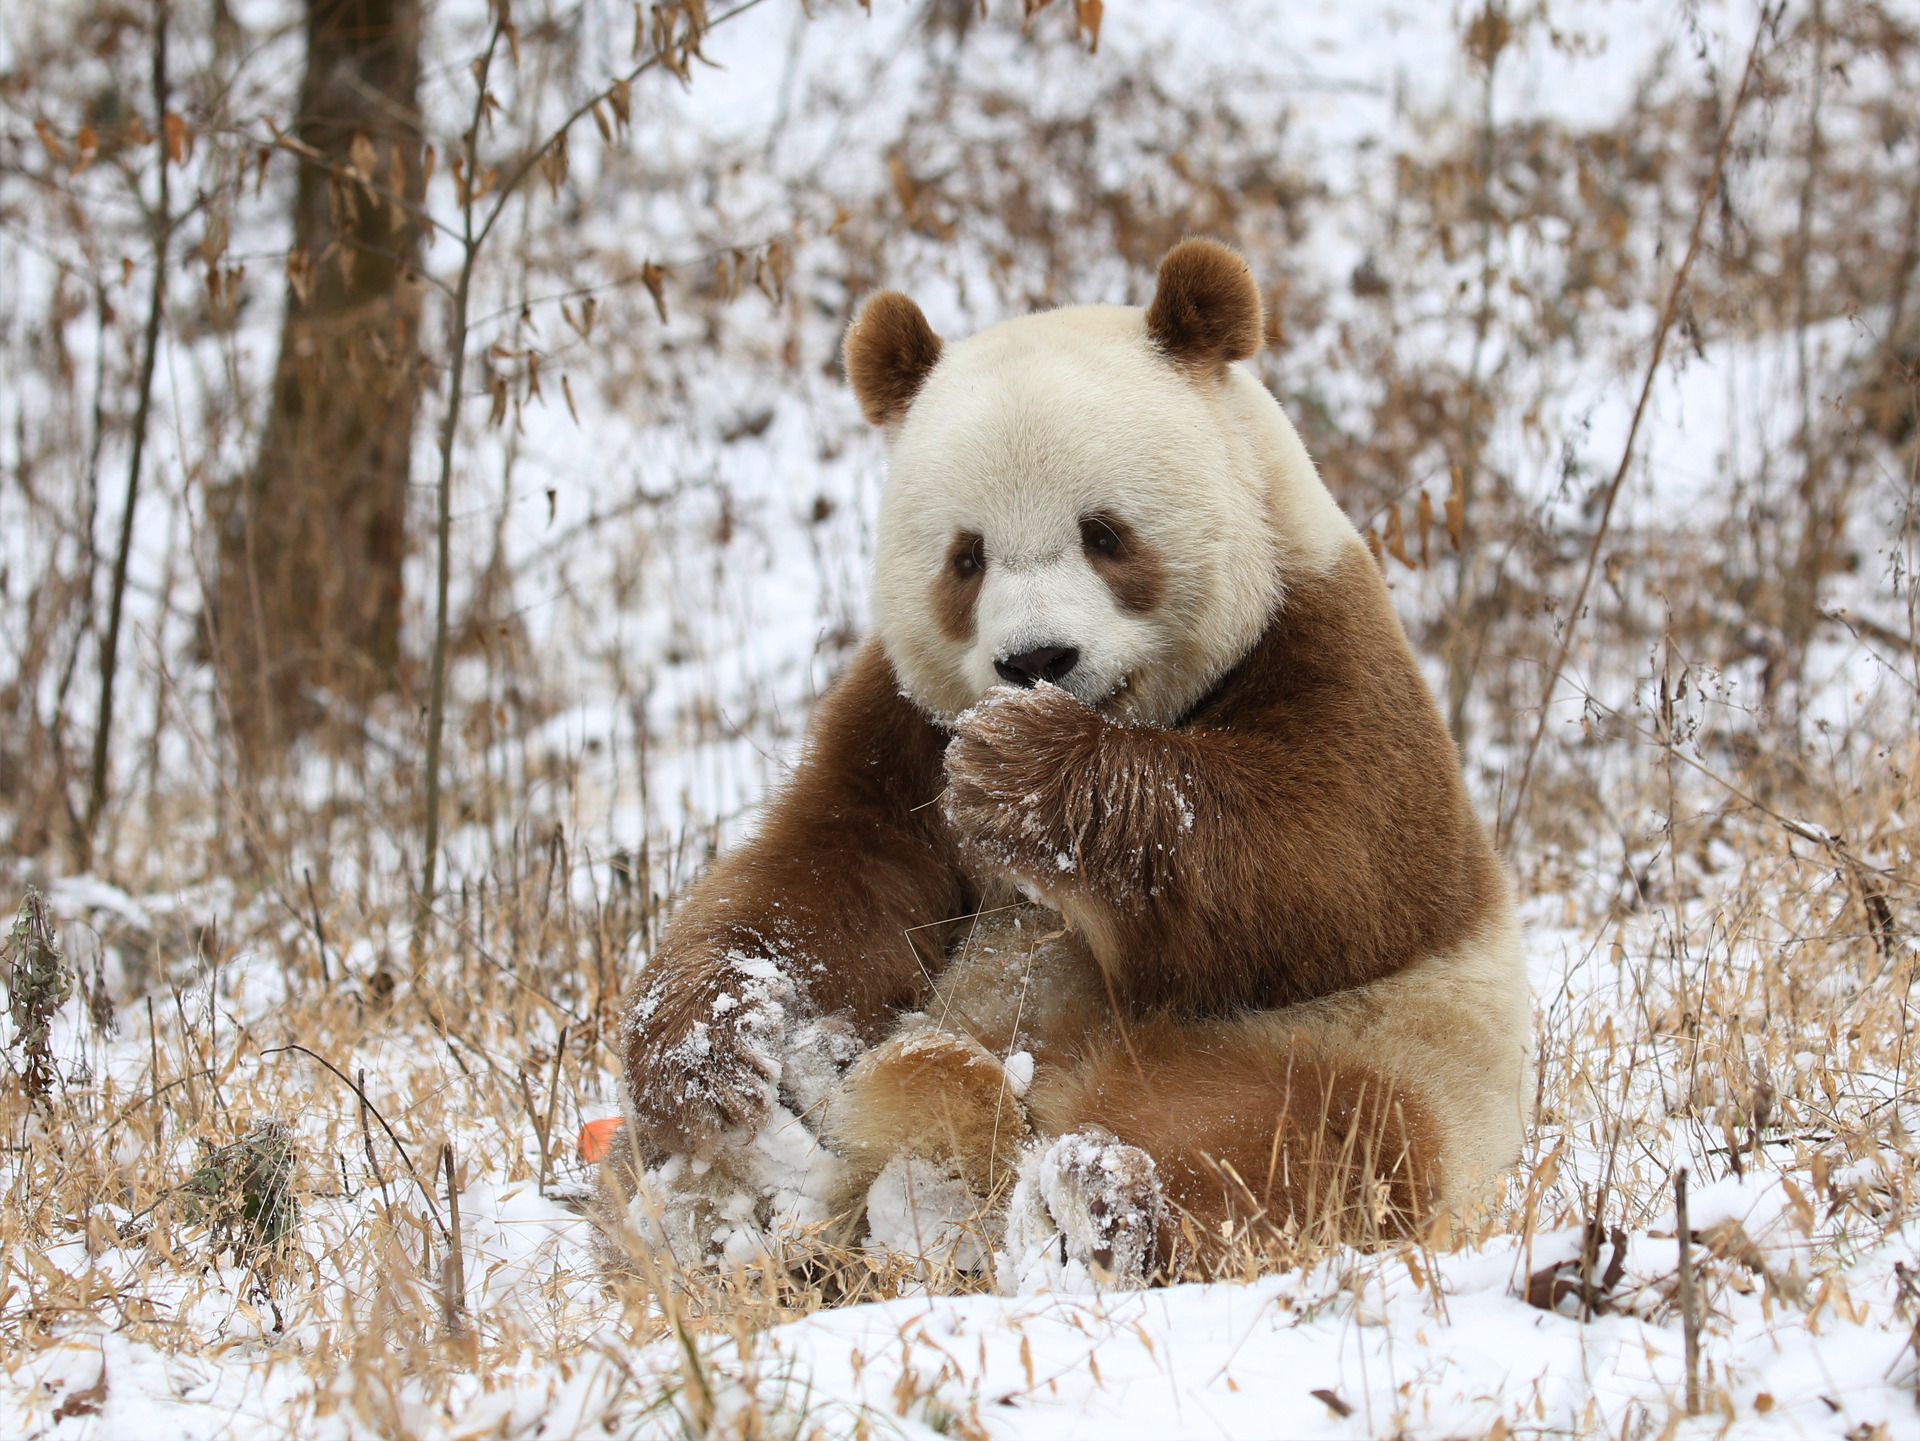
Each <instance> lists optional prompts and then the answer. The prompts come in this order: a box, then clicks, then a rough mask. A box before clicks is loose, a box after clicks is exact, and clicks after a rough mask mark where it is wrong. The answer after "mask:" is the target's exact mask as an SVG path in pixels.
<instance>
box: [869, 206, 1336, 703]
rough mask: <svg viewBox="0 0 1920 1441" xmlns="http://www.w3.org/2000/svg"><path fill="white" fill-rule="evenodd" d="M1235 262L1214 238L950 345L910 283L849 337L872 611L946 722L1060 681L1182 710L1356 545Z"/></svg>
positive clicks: (1084, 696) (900, 672)
mask: <svg viewBox="0 0 1920 1441" xmlns="http://www.w3.org/2000/svg"><path fill="white" fill-rule="evenodd" d="M1262 328H1263V321H1262V316H1261V307H1260V296H1259V292H1258V290H1257V289H1256V288H1255V286H1254V282H1253V277H1252V275H1251V274H1250V273H1249V271H1248V269H1247V266H1246V263H1245V262H1244V261H1243V260H1241V258H1240V257H1239V256H1238V255H1237V254H1235V253H1234V252H1233V251H1231V250H1228V249H1226V248H1225V247H1224V246H1220V245H1215V244H1213V243H1211V242H1208V241H1186V242H1184V243H1182V244H1181V245H1179V246H1177V247H1175V249H1173V250H1172V251H1171V252H1169V253H1168V255H1167V257H1166V258H1165V259H1164V260H1163V261H1162V262H1161V265H1160V272H1159V279H1158V285H1157V288H1156V291H1155V294H1154V298H1153V303H1152V304H1151V305H1149V306H1148V307H1147V308H1146V309H1145V310H1144V311H1143V310H1140V309H1137V308H1133V307H1127V306H1116V305H1085V306H1072V307H1068V308H1066V309H1062V310H1055V311H1050V312H1048V313H1045V314H1041V315H1034V316H1028V317H1026V318H1024V319H1019V320H1010V321H1006V322H1004V323H1002V324H1000V325H996V326H994V327H992V328H991V329H988V330H985V331H983V332H981V333H980V334H978V335H975V336H973V337H971V338H970V339H967V340H964V341H961V342H959V343H957V344H953V345H943V344H942V342H941V340H940V338H939V337H938V336H937V335H935V334H934V333H933V331H932V330H931V329H930V328H929V326H928V325H927V322H926V319H925V317H924V316H923V315H922V314H921V313H920V310H919V308H918V307H917V306H916V305H914V303H913V302H912V301H911V300H909V299H907V298H906V297H905V296H904V295H900V294H898V293H895V292H887V293H883V294H880V295H876V296H874V297H873V298H872V299H871V300H869V301H868V302H867V304H866V305H865V306H864V307H863V308H862V310H861V312H860V314H859V317H858V318H857V319H856V320H855V321H854V323H853V326H852V327H851V328H850V329H849V331H848V332H847V345H846V364H847V375H848V379H849V380H850V381H851V382H852V385H853V389H854V392H855V395H856V396H857V398H858V399H859V402H860V406H861V410H862V412H863V413H864V414H865V415H866V417H867V419H868V420H869V421H871V422H872V423H873V424H875V425H878V426H881V427H883V428H884V429H885V430H886V432H887V435H888V439H889V443H890V444H889V452H890V453H889V466H888V477H887V483H886V488H885V491H884V492H883V495H882V499H881V505H880V529H879V541H878V546H877V551H876V555H875V574H874V586H873V617H874V623H875V627H876V629H877V630H878V632H879V635H880V638H881V642H882V644H883V645H884V646H885V648H886V651H887V656H888V659H889V660H890V661H891V662H892V664H893V668H894V672H895V674H896V676H897V677H898V678H899V680H900V683H901V685H902V686H903V688H904V689H905V691H906V693H907V695H908V696H909V697H910V698H911V699H912V700H913V701H914V702H915V703H916V704H918V705H919V706H920V707H921V708H922V709H923V710H925V711H926V712H927V713H928V714H929V715H931V716H932V717H933V718H934V719H935V720H938V721H941V722H951V721H952V719H953V718H954V717H955V716H957V715H958V714H959V713H960V712H961V711H963V710H965V709H966V708H967V707H968V706H970V705H972V704H973V703H974V702H976V701H977V700H979V699H980V697H981V696H982V695H983V694H984V693H985V692H986V691H987V690H988V689H989V688H991V687H993V686H995V685H1002V684H1005V685H1015V686H1031V685H1035V684H1037V683H1039V682H1042V681H1046V682H1051V683H1052V684H1054V685H1057V686H1060V687H1061V688H1063V689H1065V690H1067V691H1070V692H1072V693H1073V694H1074V695H1076V696H1078V697H1079V698H1080V699H1081V700H1083V701H1085V702H1086V703H1087V704H1089V705H1091V706H1095V707H1098V708H1100V709H1101V710H1103V711H1105V712H1107V713H1108V714H1110V715H1112V716H1113V717H1114V718H1115V719H1118V720H1122V721H1126V722H1129V723H1134V724H1144V725H1162V726H1164V725H1171V724H1173V723H1174V722H1175V721H1177V720H1178V719H1179V718H1180V717H1181V716H1182V715H1183V714H1184V713H1185V712H1186V711H1187V710H1188V709H1189V708H1190V707H1191V706H1192V705H1193V704H1194V703H1195V702H1196V701H1198V700H1199V699H1200V698H1201V697H1202V696H1203V695H1204V694H1205V693H1206V692H1207V691H1208V690H1209V689H1210V688H1211V687H1212V686H1213V684H1214V683H1215V682H1216V681H1217V680H1219V678H1220V677H1221V676H1222V675H1224V674H1225V673H1226V672H1227V671H1228V670H1229V669H1230V668H1231V667H1232V666H1233V665H1235V664H1236V663H1237V662H1238V661H1239V660H1240V659H1241V658H1242V657H1243V656H1244V655H1246V653H1247V652H1248V651H1249V650H1250V649H1251V648H1252V646H1253V644H1254V642H1255V641H1256V640H1258V639H1259V636H1260V633H1261V631H1262V630H1263V629H1264V627H1265V625H1266V623H1267V620H1268V618H1269V617H1270V616H1271V615H1272V613H1273V610H1274V608H1275V606H1276V605H1278V604H1279V603H1280V601H1281V597H1282V594H1283V591H1284V588H1285V586H1286V585H1288V584H1290V583H1293V582H1294V580H1295V579H1296V578H1298V577H1300V576H1302V575H1304V574H1305V573H1308V572H1310V571H1313V570H1318V569H1324V568H1326V567H1327V566H1329V565H1331V564H1332V563H1333V560H1334V559H1335V558H1336V556H1337V553H1338V551H1339V549H1340V548H1341V547H1342V546H1343V545H1350V544H1357V543H1358V538H1357V536H1356V535H1355V533H1354V531H1353V529H1352V527H1351V526H1350V525H1348V524H1347V522H1346V520H1345V519H1344V517H1342V516H1341V515H1340V512H1339V511H1338V509H1337V508H1336V507H1335V506H1334V504H1333V501H1332V498H1331V497H1330V496H1329V495H1328V494H1327V492H1326V490H1325V488H1324V487H1323V486H1322V485H1321V484H1320V481H1319V479H1318V477H1317V476H1316V475H1315V474H1314V470H1313V465H1312V462H1311V461H1310V460H1309V459H1308V457H1307V454H1306V451H1305V448H1304V447H1303V446H1302V445H1301V443H1300V440H1299V437H1298V435H1296V434H1295V432H1294V430H1293V427H1292V425H1291V424H1289V423H1288V421H1287V418H1286V416H1285V414H1284V413H1283V412H1282V411H1281V410H1280V407H1279V406H1278V404H1276V403H1275V401H1274V400H1273V398H1272V397H1271V396H1270V395H1268V394H1267V392H1266V390H1265V389H1264V388H1263V387H1262V386H1261V385H1260V383H1259V382H1258V381H1257V380H1255V379H1254V378H1253V377H1252V376H1250V375H1248V374H1247V373H1246V372H1244V371H1243V370H1241V369H1238V368H1237V367H1235V366H1234V364H1233V362H1234V361H1237V360H1242V359H1245V358H1246V357H1247V356H1250V355H1252V354H1253V353H1254V352H1255V351H1256V350H1258V349H1259V347H1260V341H1261V333H1262Z"/></svg>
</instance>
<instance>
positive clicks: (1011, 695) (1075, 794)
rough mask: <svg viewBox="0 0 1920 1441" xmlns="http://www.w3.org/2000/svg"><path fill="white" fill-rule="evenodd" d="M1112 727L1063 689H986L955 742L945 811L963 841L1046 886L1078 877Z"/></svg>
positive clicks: (948, 765)
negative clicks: (1102, 752)
mask: <svg viewBox="0 0 1920 1441" xmlns="http://www.w3.org/2000/svg"><path fill="white" fill-rule="evenodd" d="M1105 726H1106V722H1105V721H1103V720H1102V719H1101V718H1100V716H1099V714H1098V713H1097V712H1096V711H1094V710H1093V708H1092V707H1091V706H1089V705H1087V704H1086V702H1084V701H1082V700H1080V699H1079V698H1078V697H1077V696H1074V695H1072V694H1070V693H1069V692H1067V691H1064V690H1061V689H1060V688H1059V687H1058V686H1053V685H1047V684H1045V683H1042V684H1040V685H1036V686H1034V687H1032V688H1031V689H1028V690H1016V689H1014V688H1012V687H1011V686H996V687H994V688H993V689H992V690H990V691H988V692H987V693H986V695H985V696H984V697H983V698H982V699H981V701H980V703H979V704H978V705H976V706H974V707H973V708H972V709H971V710H968V711H966V712H964V713H963V714H962V715H961V716H960V717H959V719H958V720H957V721H956V722H955V723H954V735H953V740H952V741H951V742H949V743H948V745H947V752H946V774H947V790H946V798H945V802H944V806H943V809H944V813H945V815H946V818H947V822H948V824H949V825H951V826H952V827H953V830H954V833H955V835H956V836H957V837H958V838H959V840H960V842H961V844H962V845H963V846H965V847H967V848H968V849H970V850H972V851H973V852H974V853H976V854H977V855H979V856H980V857H982V858H983V859H985V860H987V861H988V862H990V863H991V864H993V865H995V866H998V867H1000V868H1002V869H1005V870H1007V871H1010V872H1012V873H1014V874H1015V875H1017V876H1020V877H1021V878H1023V879H1026V880H1029V881H1032V882H1034V883H1035V884H1037V885H1039V886H1040V887H1041V888H1042V889H1043V890H1044V889H1045V888H1046V883H1047V882H1048V881H1049V880H1053V879H1057V878H1059V877H1060V876H1061V875H1063V874H1072V873H1074V872H1075V871H1076V870H1077V869H1078V867H1079V852H1080V849H1081V839H1082V833H1083V832H1084V831H1085V829H1086V827H1087V826H1088V825H1089V824H1090V823H1091V821H1092V816H1093V806H1092V804H1091V801H1092V795H1093V790H1094V772H1095V769H1096V767H1095V765H1094V762H1095V761H1096V759H1097V756H1098V753H1099V746H1100V737H1101V732H1102V730H1103V729H1104V727H1105Z"/></svg>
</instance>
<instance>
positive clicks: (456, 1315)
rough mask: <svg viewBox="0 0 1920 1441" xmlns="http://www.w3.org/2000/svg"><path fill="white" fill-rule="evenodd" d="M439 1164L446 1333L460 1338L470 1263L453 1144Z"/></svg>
mask: <svg viewBox="0 0 1920 1441" xmlns="http://www.w3.org/2000/svg"><path fill="white" fill-rule="evenodd" d="M440 1160H441V1163H442V1165H443V1167H444V1169H445V1170H446V1173H447V1256H446V1260H445V1262H444V1263H443V1268H442V1270H441V1280H442V1284H443V1286H444V1288H445V1295H444V1301H445V1306H446V1322H447V1331H448V1333H449V1334H451V1335H458V1334H460V1332H461V1331H462V1330H464V1329H465V1321H464V1319H463V1318H464V1316H465V1313H466V1309H467V1259H466V1252H465V1251H464V1250H463V1249H462V1248H461V1245H460V1185H459V1183H458V1182H457V1181H456V1180H455V1179H454V1175H453V1142H451V1141H449V1142H447V1144H446V1145H444V1146H442V1147H441V1148H440Z"/></svg>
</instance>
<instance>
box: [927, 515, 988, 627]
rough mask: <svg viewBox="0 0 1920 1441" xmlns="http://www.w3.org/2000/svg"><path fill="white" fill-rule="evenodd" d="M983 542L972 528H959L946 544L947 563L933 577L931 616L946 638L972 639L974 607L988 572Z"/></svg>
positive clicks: (984, 543)
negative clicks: (950, 543) (950, 542)
mask: <svg viewBox="0 0 1920 1441" xmlns="http://www.w3.org/2000/svg"><path fill="white" fill-rule="evenodd" d="M985 546H986V542H985V541H984V540H982V539H981V537H980V536H979V535H978V534H976V533H975V532H973V531H970V530H968V531H962V532H961V533H960V534H959V535H956V536H955V537H954V538H953V544H952V545H950V546H948V547H947V563H946V564H945V565H943V566H942V567H941V568H940V574H939V575H937V576H935V577H934V581H933V619H934V624H936V625H938V626H939V627H940V632H941V634H943V635H945V636H946V637H947V638H948V639H949V640H956V641H962V642H965V641H970V640H972V639H973V608H974V606H975V605H976V604H977V603H978V602H979V599H980V582H981V578H982V577H983V576H985V575H986V573H987V556H986V549H985Z"/></svg>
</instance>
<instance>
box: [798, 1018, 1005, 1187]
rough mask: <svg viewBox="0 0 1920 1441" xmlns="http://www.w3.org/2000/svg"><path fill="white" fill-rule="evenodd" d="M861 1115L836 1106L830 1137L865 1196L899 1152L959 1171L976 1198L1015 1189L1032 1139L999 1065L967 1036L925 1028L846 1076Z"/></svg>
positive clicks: (881, 1050) (888, 1046) (828, 1129)
mask: <svg viewBox="0 0 1920 1441" xmlns="http://www.w3.org/2000/svg"><path fill="white" fill-rule="evenodd" d="M847 1091H848V1094H850V1095H857V1096H858V1097H859V1102H860V1103H859V1105H858V1106H857V1107H847V1108H844V1109H843V1108H839V1107H835V1108H831V1109H830V1110H829V1111H828V1114H827V1117H826V1125H825V1131H826V1134H827V1135H828V1136H829V1137H830V1138H831V1139H832V1140H833V1141H834V1143H835V1144H836V1145H838V1146H839V1147H840V1148H841V1149H842V1150H843V1151H844V1152H845V1153H846V1155H847V1159H848V1162H849V1171H850V1173H851V1182H852V1185H853V1187H854V1188H855V1189H856V1190H857V1192H859V1193H860V1194H864V1192H865V1189H866V1186H867V1185H868V1184H870V1183H871V1182H872V1180H873V1177H874V1176H876V1175H877V1174H879V1171H880V1168H881V1167H882V1166H884V1165H885V1164H886V1163H887V1161H888V1160H889V1159H891V1158H892V1157H893V1156H894V1155H895V1154H897V1153H898V1152H900V1151H902V1150H907V1151H911V1152H913V1153H914V1154H916V1155H920V1156H924V1157H925V1158H926V1159H928V1160H930V1161H937V1162H944V1163H947V1164H949V1165H951V1166H953V1167H954V1168H955V1170H956V1171H957V1172H958V1174H959V1176H960V1178H961V1179H962V1180H964V1181H965V1182H966V1183H967V1184H968V1185H969V1186H970V1187H972V1188H973V1191H974V1193H975V1194H976V1195H978V1196H981V1197H983V1198H989V1197H993V1196H995V1195H997V1194H998V1193H1000V1192H1001V1191H1003V1190H1004V1189H1006V1187H1008V1186H1010V1185H1011V1184H1012V1183H1013V1178H1014V1175H1015V1173H1016V1172H1017V1171H1018V1170H1019V1168H1020V1152H1021V1150H1022V1149H1023V1148H1024V1147H1025V1145H1026V1143H1027V1141H1028V1140H1030V1139H1031V1138H1032V1135H1033V1132H1032V1129H1031V1128H1030V1127H1029V1126H1028V1124H1027V1115H1026V1111H1025V1109H1024V1108H1023V1107H1022V1106H1021V1105H1020V1102H1019V1100H1018V1099H1017V1098H1016V1097H1015V1096H1014V1094H1013V1091H1012V1089H1011V1087H1010V1086H1009V1084H1008V1081H1007V1073H1006V1071H1005V1069H1004V1068H1002V1066H1001V1064H1000V1061H999V1058H998V1057H996V1056H994V1055H992V1054H991V1053H989V1052H988V1051H987V1050H985V1049H984V1048H983V1047H982V1046H981V1045H980V1044H979V1043H978V1042H977V1041H974V1040H973V1039H971V1038H970V1037H967V1036H962V1035H954V1034H952V1033H951V1032H946V1031H933V1030H923V1031H917V1032H914V1033H912V1034H909V1035H906V1036H902V1037H899V1038H897V1039H895V1040H891V1041H888V1042H886V1043H884V1044H883V1045H881V1046H878V1047H876V1048H875V1049H874V1050H872V1051H869V1052H868V1053H867V1054H866V1055H865V1056H863V1057H861V1059H860V1062H859V1064H858V1065H857V1066H855V1067H854V1069H853V1071H852V1072H851V1073H850V1074H849V1075H848V1077H847Z"/></svg>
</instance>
